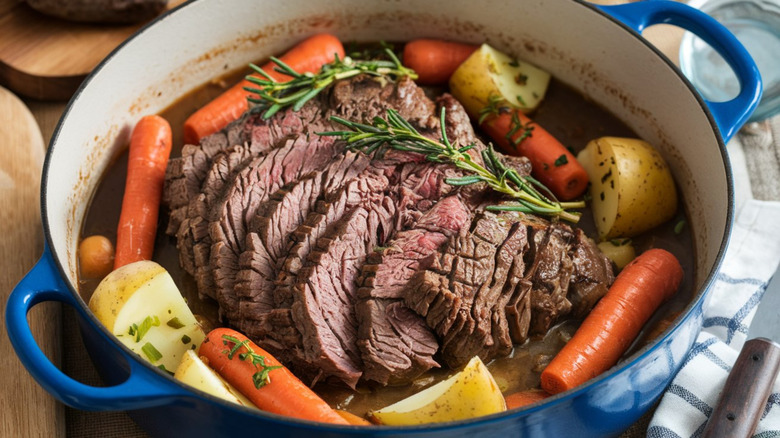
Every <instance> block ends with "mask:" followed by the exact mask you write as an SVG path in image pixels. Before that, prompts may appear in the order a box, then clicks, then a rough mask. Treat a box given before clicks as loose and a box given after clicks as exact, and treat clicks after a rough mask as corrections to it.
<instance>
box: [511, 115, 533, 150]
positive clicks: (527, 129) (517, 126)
mask: <svg viewBox="0 0 780 438" xmlns="http://www.w3.org/2000/svg"><path fill="white" fill-rule="evenodd" d="M511 126H512V127H511V128H510V129H509V132H507V133H506V139H507V140H509V142H510V143H512V144H513V145H515V146H519V145H520V143H522V142H523V140H525V139H526V138H528V137H530V136H531V135H533V131H534V126H533V125H532V124H531V122H528V123H526V124H525V125H524V124H523V122H521V121H520V118H519V117H518V116H517V111H515V112H513V113H512V125H511ZM521 129H522V130H523V133H522V134H520V137H517V138H515V139H513V138H512V137H514V136H515V134H517V131H519V130H521Z"/></svg>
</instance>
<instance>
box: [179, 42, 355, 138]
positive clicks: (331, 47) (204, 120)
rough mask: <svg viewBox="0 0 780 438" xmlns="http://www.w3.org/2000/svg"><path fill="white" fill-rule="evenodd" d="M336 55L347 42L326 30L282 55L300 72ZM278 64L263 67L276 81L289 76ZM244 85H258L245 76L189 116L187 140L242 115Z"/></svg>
mask: <svg viewBox="0 0 780 438" xmlns="http://www.w3.org/2000/svg"><path fill="white" fill-rule="evenodd" d="M336 56H338V57H339V58H343V57H344V46H343V45H342V44H341V41H339V39H338V38H336V37H335V36H333V35H330V34H326V33H323V34H318V35H314V36H311V37H309V38H307V39H305V40H303V41H301V42H300V43H298V45H297V46H295V47H293V48H292V49H290V50H289V51H288V52H287V53H285V54H284V55H282V56H280V57H279V59H280V60H282V61H283V62H284V63H285V64H287V65H289V66H290V67H292V68H293V69H294V70H296V71H298V72H299V73H304V72H311V73H315V72H318V71H319V70H320V68H321V67H322V66H323V65H324V64H327V63H329V62H332V61H333V60H334V59H335V57H336ZM275 66H276V64H274V63H273V62H268V63H266V64H265V65H263V67H262V69H263V70H264V71H265V72H266V73H268V75H269V76H271V77H272V78H274V80H276V81H279V82H284V81H287V80H289V79H290V77H289V76H287V75H285V74H282V73H279V72H278V71H276V70H274V67H275ZM255 76H258V75H255ZM244 87H257V85H255V84H253V83H251V82H249V81H248V80H246V79H243V80H241V82H239V83H238V84H236V85H234V86H233V87H231V88H229V89H228V90H226V91H225V92H224V93H222V94H220V95H219V96H217V98H216V99H214V100H212V101H211V102H209V103H208V104H206V105H204V106H203V107H202V108H200V109H199V110H197V111H195V112H194V113H193V114H192V115H191V116H190V117H189V118H187V120H186V121H185V122H184V142H185V143H189V144H197V143H198V142H199V141H200V139H202V138H203V137H206V136H207V135H211V134H213V133H215V132H217V131H219V130H220V129H222V128H224V127H225V126H227V125H228V123H230V122H232V121H233V120H236V119H237V118H238V117H239V116H241V114H243V113H244V112H245V111H246V110H247V109H248V108H249V105H248V103H247V100H246V99H247V96H249V94H250V93H249V92H248V91H246V90H244Z"/></svg>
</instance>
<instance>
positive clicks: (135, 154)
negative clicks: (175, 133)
mask: <svg viewBox="0 0 780 438" xmlns="http://www.w3.org/2000/svg"><path fill="white" fill-rule="evenodd" d="M171 142H172V140H171V126H170V124H168V121H167V120H165V119H164V118H162V117H160V116H157V115H151V116H145V117H143V118H142V119H141V120H140V121H139V122H138V123H137V124H136V125H135V128H133V133H132V135H131V136H130V152H129V154H130V156H129V159H128V161H127V179H126V182H125V194H124V197H123V198H122V211H121V212H120V215H119V226H118V227H117V232H116V254H115V256H114V269H117V268H119V267H121V266H124V265H126V264H128V263H133V262H137V261H139V260H151V258H152V253H153V252H154V237H155V234H157V214H158V212H159V209H160V198H162V189H163V180H164V179H165V167H166V166H167V164H168V157H169V156H170V155H171Z"/></svg>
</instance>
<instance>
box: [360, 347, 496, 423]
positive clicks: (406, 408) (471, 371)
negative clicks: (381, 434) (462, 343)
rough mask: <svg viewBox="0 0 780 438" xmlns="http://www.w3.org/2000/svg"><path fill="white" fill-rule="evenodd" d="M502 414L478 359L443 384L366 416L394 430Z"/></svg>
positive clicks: (494, 387) (491, 379)
mask: <svg viewBox="0 0 780 438" xmlns="http://www.w3.org/2000/svg"><path fill="white" fill-rule="evenodd" d="M505 410H506V402H504V396H503V395H502V394H501V391H500V390H499V388H498V385H497V384H496V381H495V380H493V376H492V375H491V374H490V372H489V371H488V369H487V367H485V364H483V363H482V361H481V360H480V359H479V357H474V358H473V359H471V360H470V361H469V363H468V364H467V365H466V367H465V368H464V369H463V370H462V371H460V372H458V373H457V374H455V375H453V376H451V377H449V378H448V379H447V380H444V381H442V382H439V383H437V384H435V385H433V386H431V387H430V388H426V389H424V390H422V391H420V392H418V393H416V394H414V395H412V396H410V397H407V398H405V399H403V400H401V401H399V402H397V403H394V404H392V405H390V406H387V407H385V408H382V409H379V410H377V411H373V412H372V413H371V414H370V415H371V416H372V417H373V418H374V419H376V420H377V421H379V422H380V423H382V424H387V425H395V426H398V425H409V424H424V423H438V422H444V421H455V420H463V419H466V418H473V417H479V416H482V415H489V414H494V413H496V412H502V411H505Z"/></svg>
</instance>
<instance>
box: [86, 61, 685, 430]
mask: <svg viewBox="0 0 780 438" xmlns="http://www.w3.org/2000/svg"><path fill="white" fill-rule="evenodd" d="M244 74H246V72H238V73H234V74H232V75H230V76H228V77H225V78H222V79H219V80H215V81H213V82H210V83H208V84H206V85H204V86H202V87H200V88H198V89H196V90H194V91H193V92H191V93H190V94H188V95H186V96H184V97H183V98H182V99H180V100H179V101H178V102H176V103H175V104H174V105H172V106H171V107H169V108H168V109H166V110H165V111H163V112H162V113H161V115H162V116H163V117H165V118H166V119H167V120H168V121H169V122H170V123H171V126H172V127H173V128H174V131H173V140H174V143H173V145H174V146H173V151H172V156H179V155H180V153H181V147H182V139H181V138H182V133H181V126H183V124H184V120H185V119H186V118H187V117H188V116H189V115H190V114H191V113H193V112H194V111H195V110H196V109H198V108H199V107H200V106H202V105H203V104H205V103H206V102H208V101H210V100H211V99H213V98H214V97H216V96H217V95H219V94H220V93H221V92H222V91H224V89H225V88H226V87H227V86H228V84H232V83H235V82H237V81H238V79H239V78H240V77H241V76H243V75H244ZM534 119H535V121H537V122H538V123H539V124H540V125H542V126H544V127H545V129H547V130H548V131H549V132H550V133H552V134H553V135H554V136H556V137H557V138H558V139H559V140H560V141H561V142H562V143H563V144H565V145H567V146H568V147H570V148H571V149H572V150H573V151H574V152H575V153H576V152H577V151H579V150H580V149H582V148H583V147H585V145H586V144H587V143H588V141H590V140H592V139H594V138H598V137H601V136H606V135H609V136H625V137H635V136H636V134H634V133H633V132H632V131H631V130H630V129H629V128H628V127H627V126H626V125H625V124H624V123H622V122H621V121H620V120H619V119H618V118H617V117H615V116H614V115H612V114H610V113H609V112H608V111H606V110H604V109H603V108H600V107H599V106H598V105H596V104H594V103H593V102H590V101H588V100H587V99H586V98H584V97H583V96H582V95H580V94H579V93H577V92H576V91H574V90H572V89H571V88H569V87H568V86H566V85H565V84H563V83H561V82H559V81H557V80H555V79H554V78H553V80H552V82H551V84H550V87H549V89H548V92H547V95H546V97H545V100H544V102H543V103H542V105H541V106H540V107H539V109H538V110H537V112H536V113H535V114H534ZM126 167H127V151H126V150H125V151H124V152H122V153H121V154H120V155H119V156H118V157H117V158H116V161H115V163H114V164H113V165H112V166H111V168H110V169H109V171H108V172H106V174H105V175H104V176H103V181H102V182H101V184H100V185H99V187H98V188H97V190H96V192H95V194H94V197H93V199H92V202H91V205H90V208H89V209H88V212H87V217H86V219H85V221H84V227H83V230H82V236H83V237H86V236H90V235H94V234H101V235H104V236H106V237H108V238H109V239H111V240H112V241H114V242H115V241H116V226H117V223H118V221H119V211H120V207H121V202H122V195H123V192H124V182H125V177H126ZM683 211H684V209H683V207H682V205H681V206H680V207H679V208H678V212H679V213H678V217H676V218H675V219H673V220H672V221H670V222H669V223H667V224H664V225H662V226H660V227H659V228H658V229H656V230H653V231H651V232H648V233H646V234H645V235H643V236H639V237H638V238H634V239H633V241H634V245H635V247H636V250H637V253H638V254H639V253H641V252H642V251H644V250H646V249H648V248H651V247H658V248H664V249H666V250H669V251H670V252H672V253H673V254H674V255H675V256H677V258H678V259H679V260H680V262H681V263H682V266H683V269H684V271H685V272H686V273H688V274H687V275H686V276H685V278H684V280H683V284H682V286H681V291H680V292H679V293H678V294H677V295H676V296H675V297H674V298H673V299H672V300H670V301H669V302H667V303H666V304H664V305H663V307H662V308H661V309H660V310H659V311H658V312H656V314H655V315H654V317H653V319H652V320H651V321H650V323H649V324H647V326H646V328H645V332H644V333H643V335H641V336H640V340H639V341H637V342H636V343H635V345H634V346H633V347H632V349H631V351H629V353H627V355H629V354H631V353H632V352H633V351H636V350H637V349H639V348H641V346H642V345H644V344H645V343H647V342H649V341H650V340H651V339H652V337H650V336H647V333H654V332H655V330H654V328H655V327H657V326H663V325H664V324H668V322H669V320H671V319H674V317H675V316H676V315H678V314H679V312H680V311H681V310H682V309H683V308H684V307H685V306H686V305H687V303H688V302H690V300H691V298H692V294H693V276H692V272H693V266H694V264H693V260H694V254H693V245H692V241H691V234H690V232H689V231H688V226H685V227H684V230H683V232H682V233H679V234H678V233H675V232H674V227H675V225H676V224H677V223H678V222H679V221H680V220H683V219H684V218H685V216H684V214H683ZM167 217H168V214H167V212H166V211H164V209H161V211H160V218H161V219H160V224H159V225H158V232H157V238H156V239H157V240H156V245H155V252H154V260H155V261H156V262H158V263H160V264H161V265H162V266H164V267H165V268H166V269H167V270H168V271H169V272H170V274H171V275H172V277H173V279H174V280H175V282H176V284H177V285H178V286H179V288H180V290H181V291H182V293H183V294H184V296H185V297H186V298H187V300H188V303H189V305H190V308H191V309H192V310H193V312H194V313H195V314H197V315H200V316H202V317H203V318H204V319H205V321H207V323H210V324H213V325H217V323H218V322H217V321H218V320H217V306H216V303H215V302H214V301H211V300H205V301H204V300H201V299H199V298H198V293H197V289H196V285H195V282H194V280H193V279H192V278H191V277H190V276H189V275H188V274H186V273H185V272H184V271H183V270H182V269H181V268H180V266H179V258H178V253H177V250H176V242H175V239H174V238H172V237H169V236H167V235H166V234H165V232H164V230H165V228H166V226H167ZM578 226H579V227H581V228H583V229H584V230H585V231H586V233H587V234H588V235H591V236H595V234H596V233H595V228H594V226H593V222H592V217H591V213H590V211H587V210H586V211H584V212H583V215H582V220H581V222H580V224H578ZM97 284H98V281H97V280H84V281H81V282H80V292H81V294H82V296H83V297H84V299H85V300H88V299H89V297H90V296H91V294H92V292H93V291H94V289H95V288H96V287H97ZM577 326H578V322H577V321H567V322H564V323H562V324H560V325H558V326H556V327H554V328H553V329H551V330H550V331H549V332H548V333H547V334H546V335H545V336H544V337H538V338H535V339H530V340H529V341H527V342H526V343H525V344H523V345H517V346H515V348H514V351H513V352H512V354H510V355H509V356H508V357H505V358H501V359H496V360H494V361H492V362H491V363H489V364H488V368H489V369H490V371H491V372H492V373H493V375H494V377H495V379H496V381H497V383H498V385H499V387H500V388H501V390H502V391H503V392H504V393H505V394H510V393H513V392H515V391H519V390H523V389H528V388H533V387H538V386H539V375H540V373H541V371H542V369H543V368H544V366H545V365H546V364H547V362H548V361H549V360H550V359H551V358H552V357H553V356H554V355H555V353H556V352H557V351H558V350H559V349H560V348H561V347H562V346H563V344H565V342H566V341H567V340H568V339H569V338H570V337H571V335H572V334H573V333H574V331H575V330H576V328H577ZM452 372H453V371H452V370H449V369H444V370H441V369H440V370H432V371H430V372H428V373H426V374H425V375H423V376H422V377H420V378H418V379H417V380H416V381H415V382H414V383H413V384H412V385H407V386H403V387H387V388H379V387H371V386H367V385H362V386H359V387H358V389H357V391H352V390H350V389H347V388H342V387H335V386H329V385H324V384H320V385H318V386H317V387H315V390H316V391H317V392H318V393H319V394H320V395H321V396H322V397H323V398H325V399H326V401H328V402H329V403H330V404H331V405H332V406H334V407H336V408H340V409H346V410H348V411H350V412H353V413H355V414H357V415H364V414H366V413H367V412H368V411H370V410H373V409H379V408H381V407H383V406H386V405H388V404H391V403H394V402H396V401H398V400H400V399H402V398H405V397H407V396H409V395H411V394H413V393H415V392H418V391H419V390H421V389H424V388H425V387H428V386H430V385H432V384H434V383H436V382H437V381H439V380H441V379H443V378H445V377H447V376H448V375H450V374H452Z"/></svg>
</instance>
